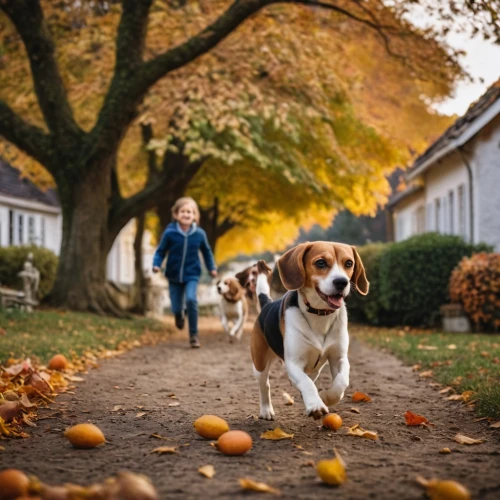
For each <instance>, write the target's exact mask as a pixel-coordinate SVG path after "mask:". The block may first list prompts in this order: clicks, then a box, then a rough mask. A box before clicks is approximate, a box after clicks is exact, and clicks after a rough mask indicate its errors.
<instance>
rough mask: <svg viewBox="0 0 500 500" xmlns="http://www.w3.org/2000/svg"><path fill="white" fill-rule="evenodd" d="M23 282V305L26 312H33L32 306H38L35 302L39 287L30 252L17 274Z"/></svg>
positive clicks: (37, 271)
mask: <svg viewBox="0 0 500 500" xmlns="http://www.w3.org/2000/svg"><path fill="white" fill-rule="evenodd" d="M18 276H19V277H20V278H22V280H23V291H24V303H25V308H26V311H27V312H31V311H32V310H33V306H36V305H38V301H37V300H36V296H37V292H38V286H39V285H40V271H39V270H38V269H37V268H36V267H35V266H34V265H33V254H32V253H31V252H30V253H29V254H28V258H27V259H26V261H25V263H24V266H23V270H22V271H21V272H20V273H18Z"/></svg>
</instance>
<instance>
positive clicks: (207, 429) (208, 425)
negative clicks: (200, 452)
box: [193, 415, 229, 439]
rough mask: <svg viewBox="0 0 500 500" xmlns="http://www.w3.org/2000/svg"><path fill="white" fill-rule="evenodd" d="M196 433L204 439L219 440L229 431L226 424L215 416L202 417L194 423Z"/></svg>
mask: <svg viewBox="0 0 500 500" xmlns="http://www.w3.org/2000/svg"><path fill="white" fill-rule="evenodd" d="M193 425H194V428H195V429H196V432H197V433H198V434H199V435H200V436H201V437H204V438H205V439H219V437H220V436H222V434H224V433H225V432H227V431H228V430H229V425H228V423H227V422H226V421H225V420H224V419H223V418H220V417H216V416H215V415H203V416H202V417H200V418H198V419H196V420H195V422H194V424H193Z"/></svg>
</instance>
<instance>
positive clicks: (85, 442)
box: [64, 424, 106, 448]
mask: <svg viewBox="0 0 500 500" xmlns="http://www.w3.org/2000/svg"><path fill="white" fill-rule="evenodd" d="M64 437H65V438H67V439H68V441H69V442H70V443H71V444H72V445H73V446H74V447H75V448H95V447H96V446H99V445H100V444H102V443H104V442H105V441H106V438H105V437H104V434H103V433H102V432H101V429H99V427H97V426H96V425H94V424H77V425H74V426H73V427H70V428H69V429H66V431H64Z"/></svg>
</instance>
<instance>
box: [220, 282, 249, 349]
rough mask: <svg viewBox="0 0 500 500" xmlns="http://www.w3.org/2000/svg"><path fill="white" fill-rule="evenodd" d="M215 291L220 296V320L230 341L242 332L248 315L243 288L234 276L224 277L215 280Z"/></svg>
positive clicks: (238, 337) (237, 337)
mask: <svg viewBox="0 0 500 500" xmlns="http://www.w3.org/2000/svg"><path fill="white" fill-rule="evenodd" d="M217 292H218V293H219V295H220V296H221V300H220V312H221V322H222V326H223V328H224V330H225V332H226V333H227V334H228V336H229V341H230V342H232V341H233V340H234V339H235V338H236V339H237V340H239V339H240V338H241V336H242V334H243V325H244V324H245V321H246V320H247V317H248V303H247V299H246V297H245V289H244V288H243V287H242V286H241V285H240V283H239V281H238V280H237V279H236V278H232V277H230V278H225V279H222V280H220V281H218V282H217Z"/></svg>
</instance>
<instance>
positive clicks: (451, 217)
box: [448, 191, 455, 234]
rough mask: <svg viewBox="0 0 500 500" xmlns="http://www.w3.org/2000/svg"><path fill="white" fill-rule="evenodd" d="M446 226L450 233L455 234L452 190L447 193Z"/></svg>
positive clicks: (453, 195)
mask: <svg viewBox="0 0 500 500" xmlns="http://www.w3.org/2000/svg"><path fill="white" fill-rule="evenodd" d="M448 227H449V229H450V234H455V194H454V193H453V191H450V192H449V193H448Z"/></svg>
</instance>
